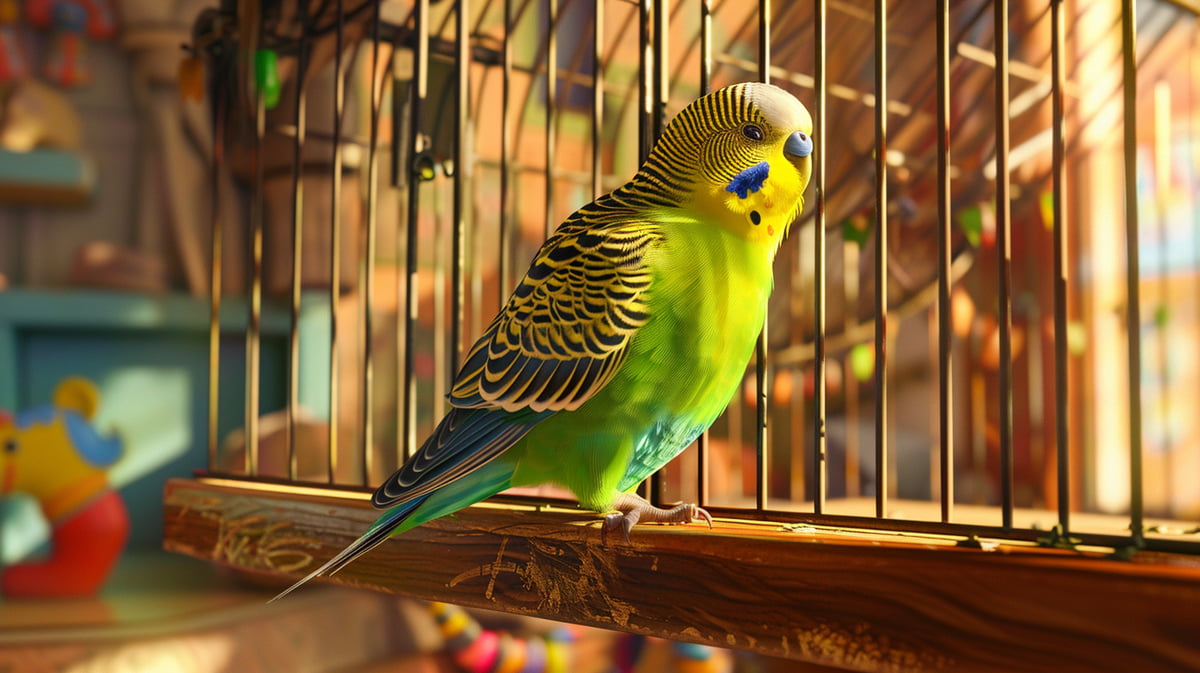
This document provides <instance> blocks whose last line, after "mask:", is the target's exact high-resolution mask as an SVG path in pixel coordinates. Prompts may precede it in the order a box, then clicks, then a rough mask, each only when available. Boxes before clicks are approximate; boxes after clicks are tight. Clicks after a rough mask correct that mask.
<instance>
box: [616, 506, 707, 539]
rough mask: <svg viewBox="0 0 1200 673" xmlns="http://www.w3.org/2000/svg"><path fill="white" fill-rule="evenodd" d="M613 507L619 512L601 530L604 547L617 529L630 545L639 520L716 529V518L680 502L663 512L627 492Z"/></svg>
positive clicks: (699, 508) (698, 508) (700, 508)
mask: <svg viewBox="0 0 1200 673" xmlns="http://www.w3.org/2000/svg"><path fill="white" fill-rule="evenodd" d="M613 508H614V509H616V510H617V511H616V512H613V513H612V514H609V515H607V516H605V517H604V524H603V526H601V528H600V542H601V544H605V545H607V544H608V534H609V533H610V532H612V531H617V530H620V531H621V535H622V536H623V537H624V538H625V543H626V544H629V543H630V539H629V533H630V531H632V530H633V527H634V525H636V524H637V523H638V522H639V521H648V522H652V523H665V524H670V525H677V524H683V523H691V522H692V521H696V520H702V521H704V523H705V524H707V525H708V527H709V529H712V527H713V519H712V515H711V514H709V513H708V512H707V511H706V510H705V509H704V508H703V507H700V506H698V505H696V504H694V503H676V504H675V506H674V507H672V508H671V509H661V508H658V507H655V506H654V505H651V504H650V503H649V502H647V501H646V500H644V499H643V498H641V497H639V496H637V495H633V494H629V493H623V494H621V495H620V496H618V498H617V500H616V502H615V503H613Z"/></svg>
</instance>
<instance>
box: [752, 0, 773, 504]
mask: <svg viewBox="0 0 1200 673" xmlns="http://www.w3.org/2000/svg"><path fill="white" fill-rule="evenodd" d="M758 79H759V81H761V82H766V83H768V84H769V83H770V82H771V0H758ZM769 329H770V324H769V321H768V320H767V319H765V318H764V319H763V326H762V331H761V332H759V334H758V343H757V344H756V345H755V349H754V388H755V396H754V399H755V405H754V412H755V415H754V455H755V460H754V463H755V476H754V485H755V507H757V508H758V509H759V511H762V510H764V509H766V508H767V505H768V502H769V498H768V495H769V494H768V493H767V483H768V479H767V472H768V470H769V467H770V466H769V465H768V464H767V458H768V440H769V437H768V436H767V404H768V402H769V401H770V399H769V397H768V388H767V385H768V384H767V372H768V370H767V343H768V342H767V338H768V337H767V334H768V330H769Z"/></svg>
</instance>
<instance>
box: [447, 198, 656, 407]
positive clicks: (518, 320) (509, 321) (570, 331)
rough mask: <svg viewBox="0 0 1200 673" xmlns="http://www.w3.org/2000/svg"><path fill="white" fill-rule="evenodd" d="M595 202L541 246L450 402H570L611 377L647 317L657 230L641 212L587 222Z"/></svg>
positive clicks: (581, 400) (580, 400)
mask: <svg viewBox="0 0 1200 673" xmlns="http://www.w3.org/2000/svg"><path fill="white" fill-rule="evenodd" d="M600 207H603V200H602V201H601V202H600V203H598V204H593V205H592V206H591V207H588V208H584V209H583V210H581V211H579V212H578V213H576V215H575V216H573V217H572V219H570V220H567V222H565V223H564V224H563V226H561V227H560V228H559V229H558V231H557V232H556V233H555V235H554V236H553V237H552V238H551V239H550V240H548V241H547V242H546V244H545V245H543V246H542V249H541V250H540V251H539V252H538V255H537V257H536V258H535V259H534V261H533V265H532V266H531V268H530V269H529V272H528V273H527V274H526V275H525V277H524V278H523V279H522V281H521V283H520V285H518V286H517V289H516V291H515V292H513V295H512V297H511V298H510V299H509V301H508V304H507V305H506V306H505V307H504V309H503V310H502V311H501V312H500V315H498V316H497V317H496V319H495V320H494V321H493V322H492V324H491V326H489V327H488V329H487V331H486V332H485V333H484V335H483V337H482V338H480V340H479V341H478V342H477V343H476V344H475V346H474V347H473V348H472V349H471V351H470V352H469V353H468V354H467V356H466V358H465V359H464V365H463V368H462V371H461V372H460V373H459V375H458V378H457V379H456V381H455V385H454V387H453V389H452V391H451V393H450V402H451V404H453V405H455V406H457V407H464V408H478V407H499V408H502V409H504V410H506V411H518V410H521V409H532V410H534V411H539V412H540V411H562V410H574V409H578V408H579V406H580V405H582V404H583V403H584V402H586V401H587V400H588V399H590V398H591V397H592V395H594V394H595V393H596V391H598V390H600V389H601V388H603V387H604V385H605V384H606V383H608V381H609V380H610V379H611V378H612V376H613V374H614V373H615V372H616V370H617V369H618V367H620V365H621V362H622V361H623V360H624V358H625V354H626V349H627V347H628V345H629V341H630V339H631V337H632V336H633V334H634V333H635V332H637V330H638V328H640V327H641V326H642V325H644V324H645V323H646V320H647V319H648V318H649V313H648V311H647V306H646V302H647V298H648V291H649V289H650V281H651V276H650V271H649V269H648V268H647V266H646V264H645V262H644V256H645V253H646V251H647V249H648V248H649V247H650V246H651V245H653V244H654V243H655V242H656V241H657V240H658V239H659V233H658V230H657V228H656V227H654V226H653V225H651V224H649V223H646V222H643V221H636V222H617V223H612V224H607V225H604V224H599V225H598V224H597V223H595V222H590V221H589V218H588V215H589V214H590V213H592V212H595V210H593V209H597V208H600ZM613 219H617V218H613Z"/></svg>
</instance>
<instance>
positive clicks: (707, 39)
mask: <svg viewBox="0 0 1200 673" xmlns="http://www.w3.org/2000/svg"><path fill="white" fill-rule="evenodd" d="M712 65H713V56H712V0H700V95H701V96H703V95H705V94H707V93H708V92H709V91H711V90H712Z"/></svg>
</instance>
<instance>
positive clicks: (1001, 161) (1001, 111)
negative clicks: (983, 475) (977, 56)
mask: <svg viewBox="0 0 1200 673" xmlns="http://www.w3.org/2000/svg"><path fill="white" fill-rule="evenodd" d="M992 7H993V8H994V10H995V15H994V19H993V24H994V27H995V40H996V45H995V46H996V253H997V254H998V255H999V260H998V263H997V265H996V266H997V270H998V273H999V280H998V283H997V286H998V288H999V294H1000V297H999V304H1000V305H999V310H1000V315H999V316H998V318H997V323H998V324H999V330H1000V500H1001V504H1000V507H1001V516H1002V521H1003V526H1004V527H1005V528H1012V525H1013V439H1012V431H1013V417H1012V413H1013V411H1012V361H1013V356H1012V218H1011V215H1010V211H1011V192H1012V188H1011V183H1010V176H1009V157H1008V155H1009V137H1010V132H1009V119H1008V112H1009V95H1008V0H994V1H993V3H992Z"/></svg>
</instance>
